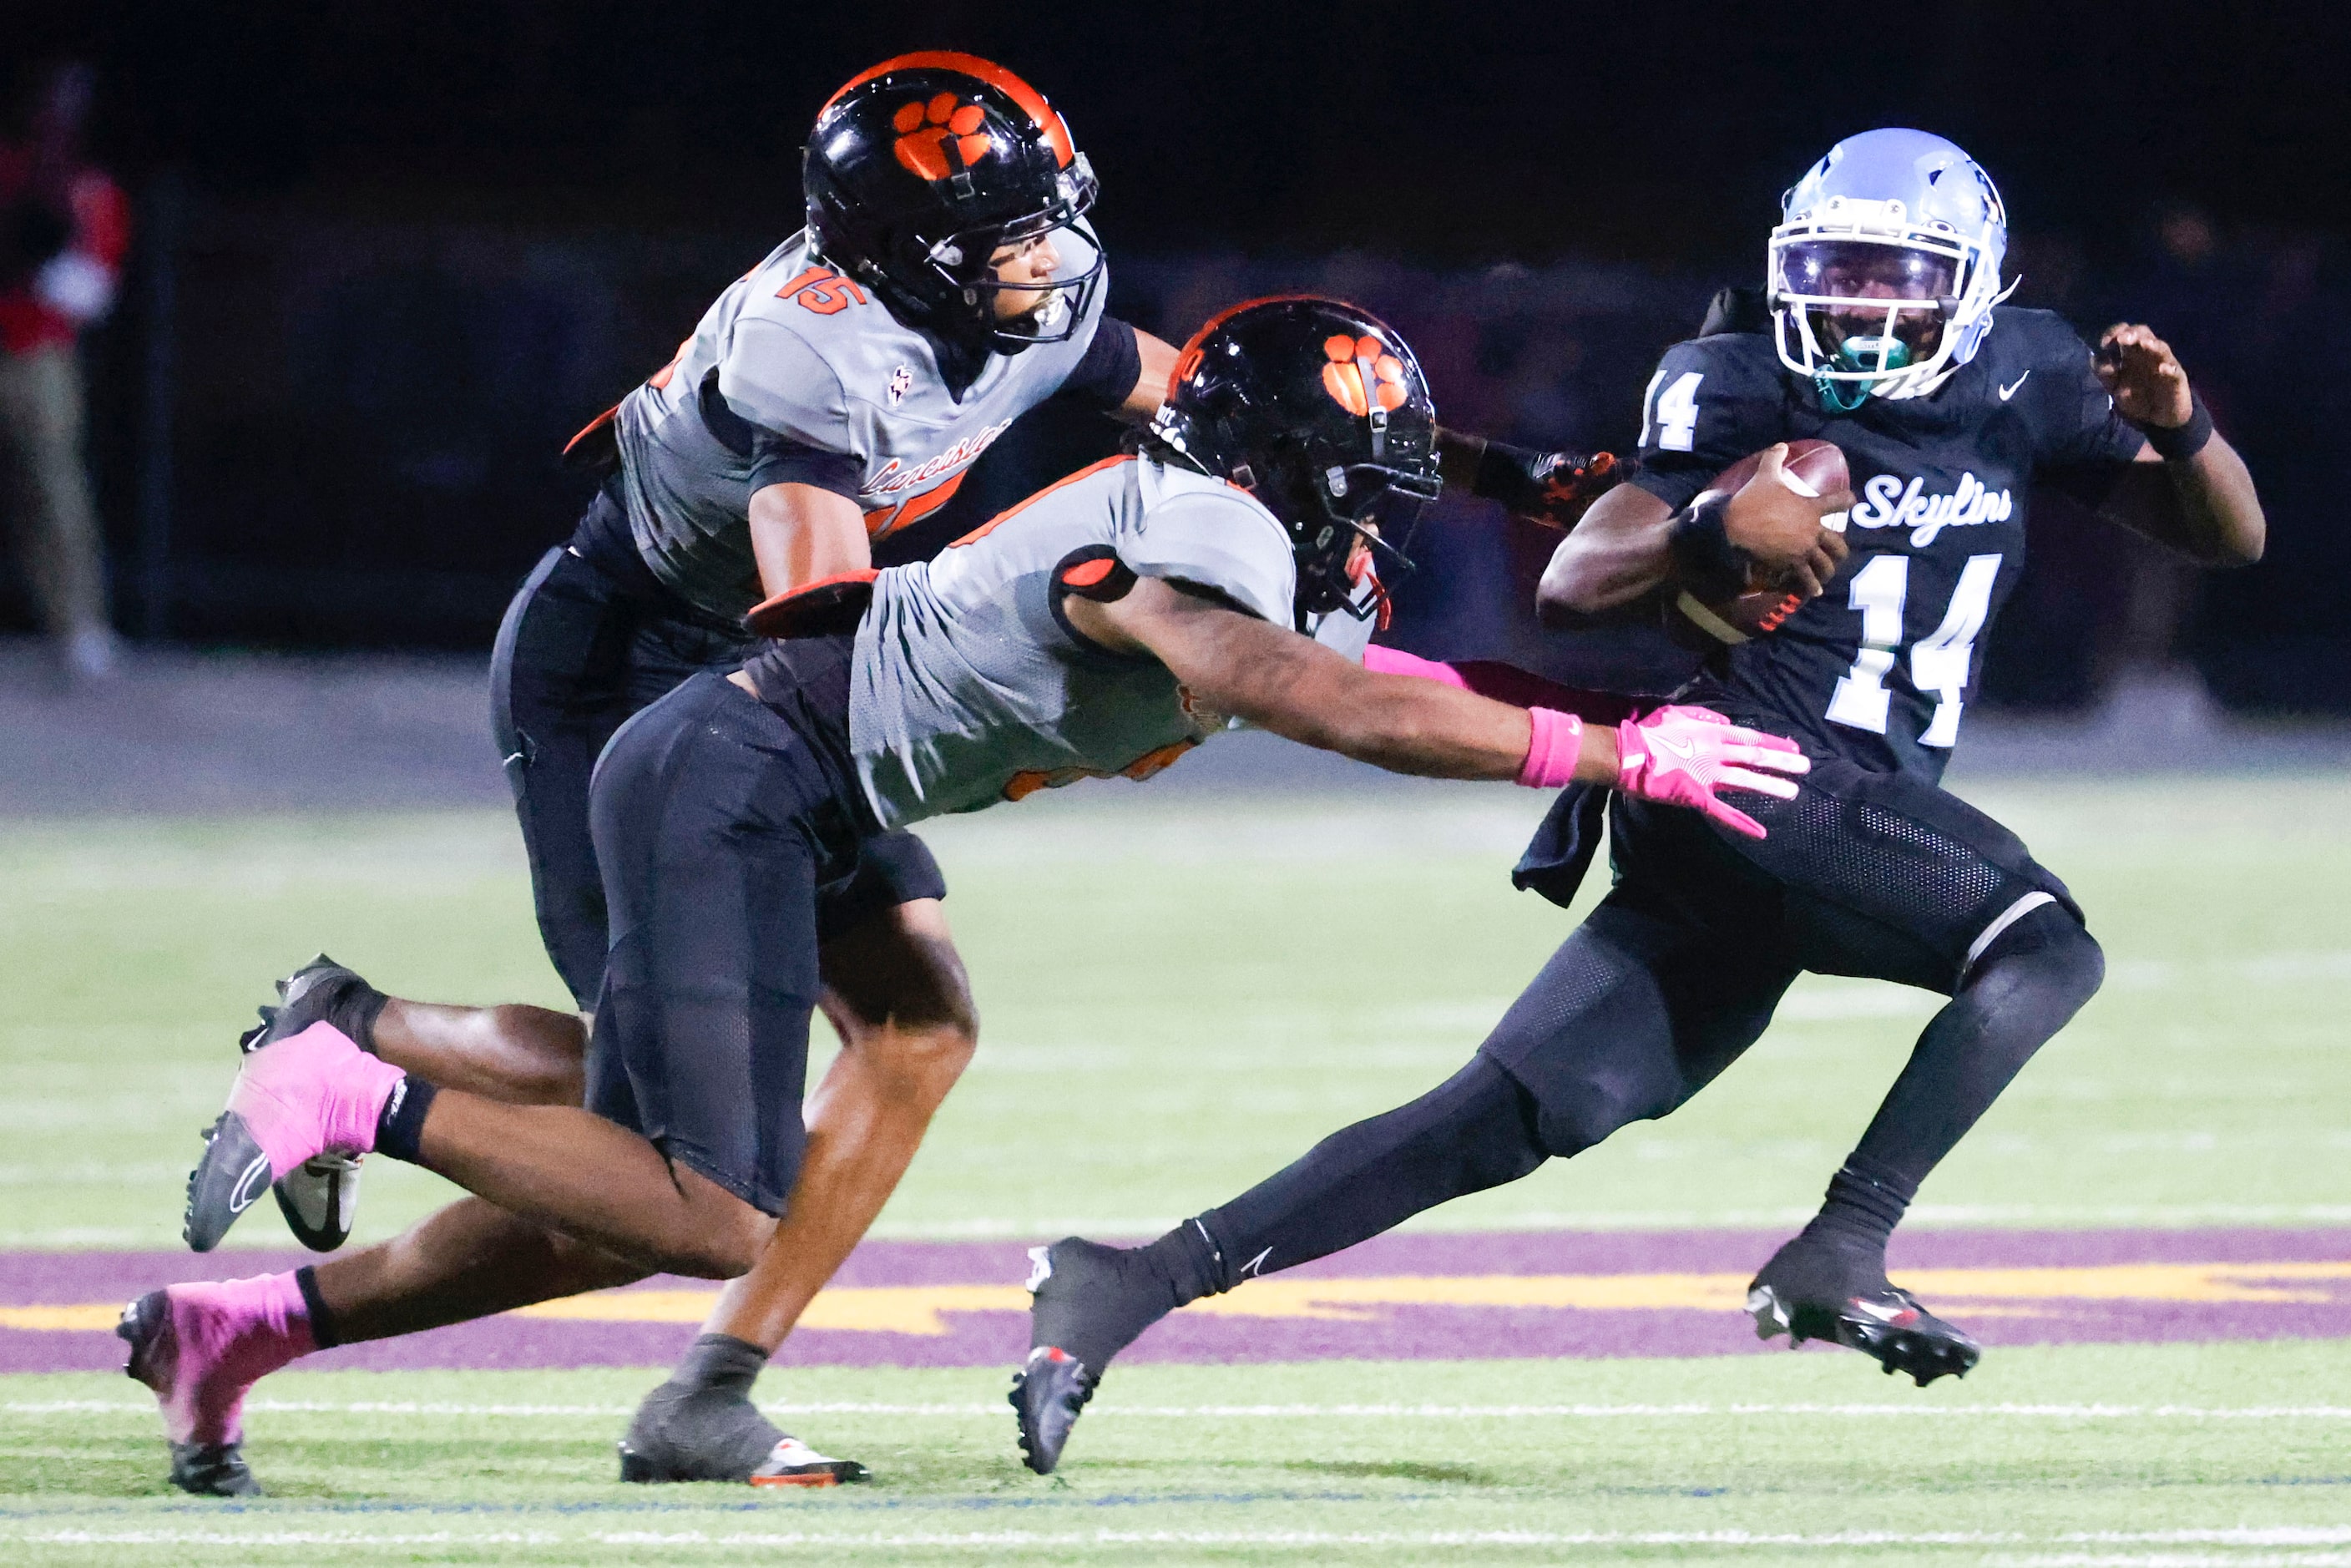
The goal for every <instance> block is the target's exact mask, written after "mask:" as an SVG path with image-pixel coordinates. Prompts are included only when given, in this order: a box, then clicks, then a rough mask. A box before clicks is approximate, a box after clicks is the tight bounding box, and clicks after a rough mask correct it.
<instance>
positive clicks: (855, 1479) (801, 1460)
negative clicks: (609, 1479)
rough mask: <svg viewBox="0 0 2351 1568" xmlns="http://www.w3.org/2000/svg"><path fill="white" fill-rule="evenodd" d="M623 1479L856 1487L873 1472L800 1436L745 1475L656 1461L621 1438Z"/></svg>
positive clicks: (676, 1459)
mask: <svg viewBox="0 0 2351 1568" xmlns="http://www.w3.org/2000/svg"><path fill="white" fill-rule="evenodd" d="M634 1436H635V1434H633V1433H632V1434H631V1437H634ZM621 1479H622V1480H624V1481H630V1482H635V1483H639V1484H645V1483H655V1482H661V1481H745V1482H747V1483H749V1484H750V1485H752V1486H755V1487H837V1486H856V1485H858V1484H860V1483H862V1482H864V1481H870V1480H872V1479H873V1473H872V1471H871V1470H868V1469H866V1468H865V1467H864V1466H863V1465H861V1464H859V1463H858V1462H857V1461H856V1460H855V1459H836V1458H830V1457H829V1456H827V1455H824V1454H820V1453H818V1452H817V1451H816V1450H815V1449H814V1448H810V1447H809V1446H808V1445H807V1444H806V1443H803V1442H801V1441H800V1440H799V1438H798V1437H778V1439H777V1440H776V1445H775V1447H773V1448H769V1449H768V1454H767V1457H766V1458H763V1459H761V1460H760V1461H759V1462H758V1464H757V1465H755V1466H753V1467H752V1468H751V1469H750V1470H749V1471H748V1472H747V1473H746V1472H744V1471H742V1470H741V1469H730V1470H722V1469H716V1468H714V1467H711V1466H708V1465H697V1464H695V1463H694V1462H693V1461H692V1460H690V1459H684V1458H681V1457H680V1456H677V1455H674V1454H666V1455H663V1456H661V1457H660V1458H655V1457H654V1456H653V1454H650V1453H647V1452H643V1451H641V1450H640V1449H638V1448H635V1447H633V1446H632V1444H631V1441H630V1438H629V1437H623V1438H622V1439H621Z"/></svg>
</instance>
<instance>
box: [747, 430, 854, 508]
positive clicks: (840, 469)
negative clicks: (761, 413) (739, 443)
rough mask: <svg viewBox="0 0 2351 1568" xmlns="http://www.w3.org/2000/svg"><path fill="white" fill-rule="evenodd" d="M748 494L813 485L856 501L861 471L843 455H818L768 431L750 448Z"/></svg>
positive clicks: (837, 453)
mask: <svg viewBox="0 0 2351 1568" xmlns="http://www.w3.org/2000/svg"><path fill="white" fill-rule="evenodd" d="M751 452H752V456H751V493H752V494H753V495H755V496H756V495H758V493H759V492H760V491H762V490H764V489H766V488H767V487H768V486H770V485H813V486H816V487H817V488H818V489H820V490H830V491H831V492H832V493H833V494H834V495H836V496H840V497H843V498H845V499H847V500H851V501H854V500H856V499H857V482H858V480H860V479H861V478H862V477H864V469H863V467H862V465H860V464H859V463H858V461H857V459H856V458H854V457H852V456H850V455H848V454H847V453H845V452H819V451H818V450H816V448H814V447H812V446H802V445H801V444H799V442H797V441H791V440H788V439H786V438H785V437H783V436H780V435H776V434H771V433H769V432H768V431H764V430H763V431H761V432H759V434H758V437H757V438H756V439H755V440H754V442H753V443H752V447H751Z"/></svg>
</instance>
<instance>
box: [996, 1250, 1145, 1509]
mask: <svg viewBox="0 0 2351 1568" xmlns="http://www.w3.org/2000/svg"><path fill="white" fill-rule="evenodd" d="M1146 1252H1147V1249H1143V1248H1135V1249H1126V1248H1122V1247H1104V1246H1102V1244H1101V1243H1100V1242H1096V1241H1088V1240H1085V1239H1082V1238H1080V1237H1076V1236H1071V1237H1065V1238H1064V1239H1061V1240H1060V1241H1056V1242H1054V1243H1053V1244H1052V1245H1051V1246H1050V1247H1031V1248H1030V1249H1029V1265H1030V1267H1029V1298H1030V1300H1029V1360H1028V1362H1027V1364H1024V1365H1023V1366H1022V1367H1021V1369H1020V1370H1019V1372H1016V1373H1014V1374H1013V1375H1012V1395H1011V1400H1012V1408H1013V1409H1014V1410H1016V1411H1018V1412H1019V1416H1020V1453H1021V1457H1022V1459H1023V1461H1024V1462H1025V1463H1026V1464H1027V1465H1028V1467H1029V1469H1032V1470H1034V1471H1036V1472H1037V1473H1038V1474H1039V1475H1040V1476H1049V1475H1051V1474H1052V1473H1053V1467H1054V1466H1055V1465H1058V1464H1060V1463H1061V1446H1062V1445H1063V1444H1064V1443H1067V1442H1068V1441H1069V1440H1070V1429H1071V1427H1074V1426H1076V1425H1077V1420H1078V1413H1079V1412H1080V1411H1081V1410H1083V1409H1084V1408H1085V1407H1086V1401H1087V1400H1089V1399H1092V1397H1093V1396H1094V1390H1095V1389H1096V1388H1097V1387H1099V1386H1100V1385H1101V1383H1102V1374H1103V1372H1104V1371H1106V1370H1107V1369H1108V1367H1109V1365H1110V1358H1111V1357H1112V1356H1113V1355H1116V1354H1118V1353H1119V1352H1120V1351H1122V1350H1124V1349H1125V1348H1126V1347H1127V1346H1128V1345H1130V1344H1133V1343H1134V1341H1135V1338H1136V1336H1137V1335H1139V1334H1141V1333H1143V1331H1144V1330H1145V1329H1147V1328H1149V1327H1150V1326H1151V1325H1152V1324H1153V1323H1155V1322H1158V1321H1159V1320H1160V1319H1161V1318H1164V1317H1165V1316H1166V1315H1167V1314H1168V1313H1169V1312H1173V1311H1175V1305H1176V1298H1175V1294H1174V1293H1173V1291H1172V1290H1171V1288H1170V1286H1169V1283H1168V1281H1166V1280H1165V1279H1164V1278H1162V1277H1161V1276H1160V1275H1159V1274H1157V1273H1156V1272H1155V1271H1154V1270H1153V1269H1152V1268H1151V1266H1150V1263H1149V1261H1148V1260H1147V1259H1146Z"/></svg>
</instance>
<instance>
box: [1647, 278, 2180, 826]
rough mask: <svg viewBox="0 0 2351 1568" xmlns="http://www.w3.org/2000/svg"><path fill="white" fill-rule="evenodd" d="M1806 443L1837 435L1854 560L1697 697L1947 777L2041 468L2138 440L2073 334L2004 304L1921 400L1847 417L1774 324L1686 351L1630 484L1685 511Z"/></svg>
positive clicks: (2123, 448)
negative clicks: (1751, 462)
mask: <svg viewBox="0 0 2351 1568" xmlns="http://www.w3.org/2000/svg"><path fill="white" fill-rule="evenodd" d="M1807 438H1818V439H1821V440H1824V441H1834V443H1836V444H1837V445H1838V446H1839V447H1841V448H1843V450H1844V455H1845V462H1846V465H1848V466H1849V467H1850V468H1851V470H1852V473H1853V490H1854V505H1853V508H1852V510H1851V512H1850V513H1849V514H1847V515H1846V516H1845V517H1844V519H1843V522H1844V539H1845V543H1846V544H1847V545H1848V546H1850V547H1851V549H1852V554H1851V555H1850V556H1849V557H1848V558H1847V559H1846V560H1845V563H1844V567H1843V568H1842V569H1841V570H1839V572H1838V574H1837V577H1836V580H1835V581H1834V582H1833V583H1832V584H1831V585H1830V586H1829V589H1828V591H1826V592H1825V593H1823V594H1822V595H1821V597H1819V598H1818V599H1815V600H1813V601H1812V602H1811V603H1809V604H1806V605H1805V606H1804V607H1803V608H1802V609H1801V610H1799V611H1797V612H1796V613H1794V614H1793V615H1791V616H1790V617H1789V618H1788V619H1787V621H1786V622H1784V623H1782V626H1781V627H1780V629H1779V630H1778V631H1777V632H1773V633H1771V634H1770V635H1768V636H1761V637H1757V638H1755V639H1753V640H1751V641H1750V642H1747V643H1740V644H1738V645H1737V646H1734V647H1730V648H1726V649H1724V650H1723V651H1722V652H1721V653H1718V654H1716V655H1715V656H1714V657H1713V658H1712V659H1710V660H1709V661H1708V664H1707V668H1706V671H1705V673H1704V674H1701V675H1700V677H1699V678H1698V684H1697V685H1696V686H1695V687H1694V688H1692V690H1691V693H1690V695H1692V696H1693V697H1694V698H1696V699H1697V700H1699V701H1708V702H1711V701H1719V702H1721V703H1723V704H1724V705H1725V706H1729V707H1732V708H1735V709H1739V710H1741V711H1743V712H1746V713H1749V714H1753V715H1759V716H1768V717H1770V718H1771V719H1772V720H1774V721H1775V723H1774V725H1773V727H1777V728H1781V729H1782V730H1784V731H1785V732H1786V733H1788V734H1790V735H1792V736H1795V737H1799V738H1802V739H1803V740H1805V741H1806V743H1807V744H1808V745H1813V744H1817V745H1818V746H1819V747H1824V748H1825V749H1826V750H1827V751H1829V752H1831V753H1833V754H1836V755H1842V756H1845V757H1849V758H1852V759H1853V760H1855V762H1857V763H1859V764H1861V765H1862V766H1863V767H1865V768H1872V769H1874V770H1876V771H1881V772H1904V773H1912V774H1917V775H1921V776H1923V777H1924V778H1926V779H1928V780H1929V781H1933V780H1936V779H1940V778H1941V776H1942V771H1943V765H1944V763H1945V761H1946V760H1947V759H1948V758H1949V756H1950V748H1951V747H1952V745H1953V744H1954V743H1955V742H1956V741H1957V740H1958V738H1959V728H1960V719H1961V716H1962V715H1963V714H1964V713H1965V712H1966V709H1967V705H1968V703H1969V701H1970V699H1971V698H1972V697H1973V695H1974V693H1975V683H1976V674H1977V672H1978V671H1979V670H1980V669H1981V668H1982V659H1981V658H1980V655H1979V651H1978V650H1979V644H1980V643H1981V641H1982V639H1983V637H1984V635H1985V634H1986V632H1989V630H1990V629H1991V622H1992V618H1993V617H1994V616H1996V615H1997V614H1998V613H1999V612H2000V607H2001V603H2002V602H2003V601H2006V599H2007V598H2008V595H2009V591H2010V590H2011V589H2012V588H2013V587H2014V586H2015V583H2016V579H2017V574H2018V573H2019V572H2020V571H2022V570H2023V566H2024V514H2025V506H2026V499H2027V497H2028V495H2029V493H2030V488H2031V486H2032V479H2033V476H2034V475H2035V474H2037V473H2043V472H2045V471H2048V470H2052V469H2061V468H2078V467H2080V466H2081V465H2090V464H2100V463H2110V462H2128V461H2130V460H2131V459H2132V458H2134V457H2135V456H2136V455H2137V452H2138V450H2139V447H2140V445H2141V444H2142V441H2143V438H2142V437H2141V436H2140V434H2139V433H2138V432H2137V429H2136V428H2134V427H2133V426H2132V425H2131V424H2130V423H2128V422H2127V421H2126V420H2125V419H2124V418H2123V417H2122V416H2121V415H2120V414H2119V413H2116V411H2115V406H2114V402H2113V400H2112V399H2110V398H2109V397H2108V396H2107V395H2106V392H2105V388H2104V387H2102V386H2100V385H2099V384H2098V381H2097V378H2096V376H2095V375H2094V374H2093V373H2092V372H2091V369H2090V350H2089V345H2087V344H2086V343H2085V342H2084V341H2083V340H2082V339H2081V336H2080V335H2079V334H2078V333H2076V332H2075V331H2074V329H2073V328H2072V327H2070V326H2068V325H2067V324H2066V323H2065V322H2064V320H2063V319H2060V318H2058V317H2056V316H2054V315H2052V314H2050V313H2049V312H2048V311H2045V310H2022V309H2012V308H2008V307H2005V306H2002V307H2001V308H1997V309H1995V310H1994V311H1993V312H1992V328H1991V331H1990V332H1989V333H1988V334H1987V335H1986V336H1985V338H1984V340H1983V344H1982V346H1981V347H1980V349H1979V350H1977V352H1976V357H1975V358H1974V359H1973V360H1971V361H1969V362H1968V363H1967V364H1964V365H1962V366H1960V367H1959V370H1958V371H1955V372H1953V373H1952V375H1951V377H1950V378H1949V380H1948V381H1946V382H1944V383H1943V384H1942V386H1941V387H1940V388H1938V389H1937V391H1936V392H1935V393H1934V394H1933V395H1932V396H1929V397H1921V398H1909V399H1905V400H1902V401H1900V402H1888V401H1886V400H1883V399H1879V398H1870V399H1867V400H1866V401H1865V402H1863V403H1862V405H1861V406H1860V407H1859V408H1858V409H1856V410H1855V411H1854V412H1853V413H1833V412H1830V411H1829V410H1827V409H1825V408H1824V407H1823V404H1822V402H1821V399H1820V396H1819V394H1818V392H1816V391H1815V390H1814V389H1813V383H1812V382H1811V381H1810V379H1809V378H1806V377H1802V376H1799V375H1797V374H1795V373H1794V372H1792V371H1789V370H1788V369H1787V368H1786V367H1785V366H1783V365H1782V364H1781V363H1780V358H1779V355H1778V354H1777V352H1775V351H1774V350H1773V348H1772V344H1771V338H1770V336H1769V335H1768V334H1764V333H1755V332H1724V333H1719V334H1717V335H1715V336H1712V337H1706V338H1698V339H1693V340H1690V341H1688V342H1686V343H1677V344H1676V345H1675V346H1674V347H1673V348H1671V349H1668V350H1667V351H1666V356H1665V359H1664V361H1662V362H1661V363H1660V364H1659V365H1658V367H1657V373H1656V376H1655V377H1653V378H1652V379H1651V381H1650V382H1649V386H1648V392H1647V394H1646V399H1645V401H1644V402H1643V404H1642V425H1641V437H1640V455H1641V465H1642V466H1641V471H1640V473H1639V475H1638V476H1636V477H1635V479H1634V481H1633V482H1634V483H1635V484H1636V485H1639V486H1641V487H1642V488H1644V489H1646V490H1647V491H1649V492H1650V493H1651V494H1652V495H1654V496H1656V497H1658V498H1659V499H1661V500H1663V501H1664V502H1665V503H1666V504H1667V506H1669V507H1675V508H1676V509H1677V510H1678V509H1679V508H1680V507H1684V506H1687V504H1688V503H1689V501H1690V499H1691V497H1694V496H1696V495H1698V492H1699V491H1701V490H1703V489H1704V488H1705V487H1706V484H1707V481H1708V480H1709V479H1711V478H1712V477H1713V476H1715V475H1717V474H1719V473H1720V472H1721V471H1722V470H1723V469H1725V468H1727V467H1729V465H1731V464H1733V463H1735V462H1737V461H1738V460H1739V459H1740V458H1742V457H1745V456H1747V455H1750V453H1755V452H1760V451H1761V450H1762V449H1763V448H1764V447H1767V446H1770V445H1771V444H1772V443H1774V442H1779V441H1799V440H1804V439H1807ZM1828 520H1829V522H1830V524H1831V526H1832V527H1834V526H1835V525H1836V523H1837V521H1838V519H1837V518H1835V517H1832V518H1830V519H1828Z"/></svg>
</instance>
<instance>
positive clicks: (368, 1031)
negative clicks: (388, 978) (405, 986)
mask: <svg viewBox="0 0 2351 1568" xmlns="http://www.w3.org/2000/svg"><path fill="white" fill-rule="evenodd" d="M390 1000H392V998H390V997H387V996H385V995H384V994H383V993H382V992H381V991H379V990H377V989H376V988H374V987H373V986H371V985H369V984H368V983H367V982H366V981H365V980H362V979H360V978H358V977H356V976H354V977H352V978H351V980H350V981H349V982H347V983H346V984H345V985H344V987H343V994H342V995H340V996H339V997H337V998H335V1000H334V1003H333V1005H332V1006H330V1007H329V1008H328V1009H327V1021H328V1022H329V1023H330V1024H333V1025H334V1026H335V1027H336V1028H337V1029H339V1030H342V1031H343V1033H344V1035H345V1036H346V1037H347V1038H348V1039H349V1040H350V1042H351V1043H352V1044H353V1045H356V1046H358V1047H359V1048H360V1050H361V1051H366V1052H367V1053H368V1054H369V1055H370V1056H373V1055H374V1054H375V1020H376V1019H377V1018H379V1017H380V1016H381V1014H382V1012H383V1005H384V1004H385V1003H386V1002H388V1001H390Z"/></svg>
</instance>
